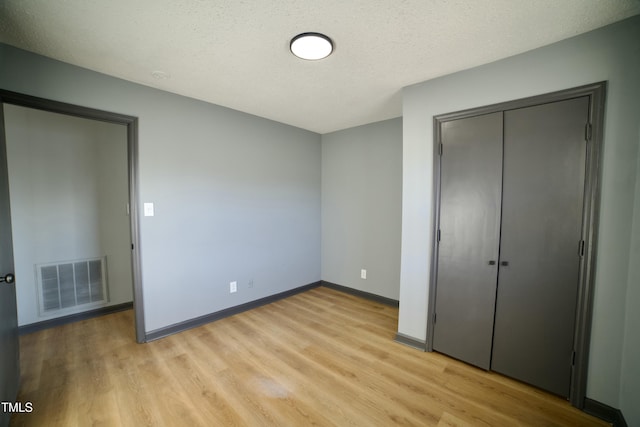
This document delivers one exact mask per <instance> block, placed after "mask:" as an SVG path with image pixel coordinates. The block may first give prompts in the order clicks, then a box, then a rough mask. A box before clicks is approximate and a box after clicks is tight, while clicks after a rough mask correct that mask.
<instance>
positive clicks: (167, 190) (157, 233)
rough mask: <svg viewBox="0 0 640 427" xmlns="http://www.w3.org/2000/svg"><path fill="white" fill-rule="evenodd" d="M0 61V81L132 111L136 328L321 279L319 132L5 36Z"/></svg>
mask: <svg viewBox="0 0 640 427" xmlns="http://www.w3.org/2000/svg"><path fill="white" fill-rule="evenodd" d="M0 63H1V64H2V67H0V87H1V88H3V89H6V90H12V91H16V92H21V93H26V94H29V95H35V96H40V97H44V98H48V99H53V100H57V101H63V102H68V103H72V104H77V105H81V106H87V107H92V108H98V109H102V110H107V111H114V112H117V113H121V114H128V115H132V116H136V117H138V118H139V171H140V194H139V196H140V197H139V199H140V200H139V202H140V205H141V204H142V203H143V202H153V203H154V204H155V216H154V217H142V218H141V225H140V238H141V247H140V250H141V263H142V282H143V283H142V287H143V293H144V309H145V322H146V330H147V332H149V331H153V330H157V329H159V328H163V327H166V326H169V325H173V324H175V323H178V322H182V321H185V320H189V319H192V318H195V317H198V316H202V315H206V314H209V313H213V312H217V311H219V310H222V309H225V308H229V307H232V306H236V305H238V304H242V303H245V302H248V301H252V300H255V299H258V298H261V297H265V296H269V295H272V294H275V293H278V292H283V291H286V290H290V289H293V288H296V287H299V286H302V285H306V284H309V283H312V282H316V281H318V280H320V158H321V147H320V135H318V134H315V133H312V132H308V131H304V130H301V129H298V128H294V127H291V126H287V125H283V124H280V123H276V122H273V121H269V120H265V119H261V118H258V117H255V116H251V115H248V114H244V113H240V112H238V111H234V110H230V109H227V108H223V107H220V106H216V105H212V104H207V103H204V102H200V101H196V100H193V99H189V98H185V97H181V96H177V95H173V94H170V93H167V92H163V91H160V90H155V89H151V88H148V87H144V86H140V85H137V84H133V83H129V82H125V81H123V80H119V79H116V78H112V77H109V76H106V75H103V74H99V73H95V72H92V71H89V70H85V69H81V68H78V67H74V66H71V65H69V64H64V63H61V62H58V61H53V60H50V59H47V58H44V57H41V56H38V55H35V54H32V53H29V52H26V51H22V50H19V49H15V48H12V47H10V46H6V45H0ZM212 78H215V75H213V76H212ZM139 208H140V211H141V212H142V206H140V207H139ZM250 280H253V283H254V286H253V287H252V288H249V286H248V282H249V281H250ZM231 281H237V282H238V292H237V293H234V294H230V293H229V282H231Z"/></svg>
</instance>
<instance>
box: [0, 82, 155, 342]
mask: <svg viewBox="0 0 640 427" xmlns="http://www.w3.org/2000/svg"><path fill="white" fill-rule="evenodd" d="M0 103H2V104H13V105H18V106H21V107H27V108H33V109H36V110H43V111H49V112H52V113H59V114H66V115H68V116H75V117H81V118H85V119H90V120H97V121H101V122H107V123H114V124H119V125H124V126H126V127H127V152H128V156H127V157H128V163H129V164H128V170H129V206H130V213H129V221H130V233H131V242H132V247H131V264H132V273H133V277H132V280H133V307H134V313H135V330H136V341H137V342H138V343H143V342H145V341H146V332H145V324H144V304H143V294H142V274H141V271H142V269H141V265H140V234H139V229H140V218H139V209H138V205H139V203H138V181H139V180H138V118H137V117H133V116H127V115H124V114H118V113H112V112H109V111H103V110H97V109H93V108H87V107H81V106H79V105H73V104H67V103H64V102H59V101H53V100H50V99H44V98H38V97H35V96H30V95H24V94H21V93H17V92H11V91H6V90H2V89H0ZM1 137H2V138H4V137H5V136H4V135H2V136H1Z"/></svg>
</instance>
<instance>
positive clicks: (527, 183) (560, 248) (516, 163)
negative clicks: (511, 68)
mask: <svg viewBox="0 0 640 427" xmlns="http://www.w3.org/2000/svg"><path fill="white" fill-rule="evenodd" d="M588 109H589V99H588V97H582V98H576V99H570V100H566V101H560V102H554V103H550V104H544V105H538V106H534V107H528V108H522V109H517V110H510V111H506V112H505V113H504V177H503V179H504V180H503V207H502V230H501V241H500V268H499V280H498V291H497V300H496V316H495V329H494V341H493V353H492V361H491V369H492V370H495V371H497V372H500V373H503V374H505V375H508V376H511V377H514V378H517V379H520V380H522V381H525V382H528V383H530V384H533V385H536V386H538V387H541V388H543V389H546V390H549V391H552V392H554V393H556V394H559V395H562V396H568V395H569V390H570V379H571V359H572V352H573V337H574V327H575V315H576V301H577V292H578V281H579V266H580V255H579V246H580V240H581V230H582V209H583V193H584V177H585V156H586V142H585V124H586V123H587V119H588ZM507 263H508V265H506V264H507Z"/></svg>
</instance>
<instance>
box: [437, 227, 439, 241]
mask: <svg viewBox="0 0 640 427" xmlns="http://www.w3.org/2000/svg"><path fill="white" fill-rule="evenodd" d="M437 234H438V237H437V239H438V242H440V229H438V233H437Z"/></svg>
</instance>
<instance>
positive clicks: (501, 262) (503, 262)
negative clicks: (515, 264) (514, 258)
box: [500, 261, 509, 267]
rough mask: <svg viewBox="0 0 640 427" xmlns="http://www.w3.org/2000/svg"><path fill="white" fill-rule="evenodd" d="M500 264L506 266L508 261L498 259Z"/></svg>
mask: <svg viewBox="0 0 640 427" xmlns="http://www.w3.org/2000/svg"><path fill="white" fill-rule="evenodd" d="M500 265H502V266H504V267H507V266H508V265H509V261H500Z"/></svg>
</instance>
